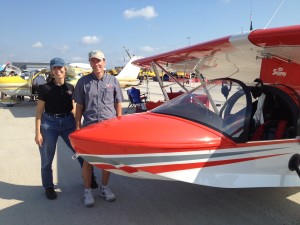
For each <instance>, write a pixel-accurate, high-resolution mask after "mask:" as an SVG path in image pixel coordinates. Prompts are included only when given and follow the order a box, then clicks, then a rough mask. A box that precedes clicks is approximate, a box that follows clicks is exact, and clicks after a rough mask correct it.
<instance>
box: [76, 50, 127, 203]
mask: <svg viewBox="0 0 300 225" xmlns="http://www.w3.org/2000/svg"><path fill="white" fill-rule="evenodd" d="M89 62H90V65H91V67H92V69H93V72H92V73H90V74H88V75H86V76H83V77H82V78H80V79H79V80H78V82H77V84H76V87H75V91H74V94H73V99H74V100H75V102H76V113H75V120H76V129H77V130H79V129H81V118H82V116H83V127H86V126H89V125H91V124H94V123H98V122H100V121H103V120H106V119H110V118H113V117H116V116H117V117H119V116H121V115H122V105H121V102H122V101H123V94H122V90H121V88H120V84H119V82H118V80H117V79H116V78H115V77H114V76H111V75H109V74H106V73H105V66H106V61H105V57H104V54H103V53H102V52H101V51H99V50H96V51H91V52H89ZM92 170H93V167H92V165H90V164H89V163H88V162H86V161H84V163H83V166H82V176H83V182H84V188H85V189H84V205H85V206H87V207H88V206H93V205H94V204H95V200H94V197H93V194H92V192H91V187H90V184H91V177H92V176H91V174H92ZM109 175H110V173H109V172H108V171H105V170H102V185H101V186H100V196H101V197H103V198H105V199H106V200H107V201H114V200H115V199H116V197H115V195H114V194H113V192H112V191H111V190H110V189H109V187H108V186H107V185H108V180H109Z"/></svg>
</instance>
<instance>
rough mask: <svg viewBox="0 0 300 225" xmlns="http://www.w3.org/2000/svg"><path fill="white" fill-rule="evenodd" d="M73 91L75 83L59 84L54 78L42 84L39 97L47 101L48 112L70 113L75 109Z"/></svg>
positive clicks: (46, 109) (46, 110)
mask: <svg viewBox="0 0 300 225" xmlns="http://www.w3.org/2000/svg"><path fill="white" fill-rule="evenodd" d="M73 91H74V87H73V85H71V84H69V83H66V82H65V83H64V84H63V85H61V86H58V85H56V84H55V83H54V80H52V81H50V82H49V83H46V84H43V85H41V86H40V88H39V93H38V99H39V100H42V101H44V102H45V103H46V104H45V112H47V113H52V114H59V113H70V112H71V111H72V109H73V104H72V94H73Z"/></svg>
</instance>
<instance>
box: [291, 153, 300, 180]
mask: <svg viewBox="0 0 300 225" xmlns="http://www.w3.org/2000/svg"><path fill="white" fill-rule="evenodd" d="M299 166H300V155H299V154H295V155H293V156H292V157H291V158H290V161H289V169H290V170H291V171H296V173H297V174H298V176H299V178H300V169H299Z"/></svg>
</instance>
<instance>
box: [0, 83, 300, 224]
mask: <svg viewBox="0 0 300 225" xmlns="http://www.w3.org/2000/svg"><path fill="white" fill-rule="evenodd" d="M140 88H141V90H145V89H143V87H140ZM124 93H125V92H124ZM151 93H152V95H150V96H152V97H153V96H155V95H156V94H155V92H153V91H152V92H151ZM151 93H150V94H151ZM124 96H125V97H127V96H126V94H125V95H124ZM123 105H124V109H126V107H127V105H128V102H124V104H123ZM35 108H36V103H34V102H28V100H26V101H25V102H24V103H22V104H19V105H16V106H15V107H6V106H3V105H0V123H1V125H0V133H1V136H0V159H1V163H0V224H1V225H42V224H43V225H48V224H49V225H53V224H55V225H91V224H101V225H106V224H107V225H194V224H195V225H202V224H205V225H206V224H209V225H223V224H224V225H241V224H243V225H253V224H255V225H260V224H261V225H269V224H272V225H283V224H285V225H290V224H294V225H299V224H300V188H251V189H220V188H212V187H205V186H198V185H192V184H187V183H183V182H175V181H174V182H172V181H156V180H143V179H133V178H127V177H122V176H119V175H111V180H110V185H111V188H112V189H113V191H114V192H115V194H116V195H117V200H116V201H115V202H106V201H104V200H103V199H102V198H100V197H98V196H96V205H95V206H94V207H91V208H86V207H84V205H83V198H82V196H83V184H82V178H81V171H80V166H79V163H78V162H77V161H74V160H72V159H71V156H72V153H71V151H70V150H69V149H68V148H67V147H66V145H65V144H64V142H63V141H62V140H61V139H59V142H58V146H57V149H58V151H57V154H56V158H55V161H54V163H53V166H54V178H55V179H54V180H55V183H56V184H57V188H58V189H59V193H58V198H57V199H56V200H47V199H46V197H45V195H44V190H43V188H42V187H41V178H40V157H39V151H38V147H37V146H36V144H35V142H34V129H35V128H34V116H35ZM100 173H101V172H100V170H98V169H97V170H96V176H97V177H98V178H100V177H101V174H100Z"/></svg>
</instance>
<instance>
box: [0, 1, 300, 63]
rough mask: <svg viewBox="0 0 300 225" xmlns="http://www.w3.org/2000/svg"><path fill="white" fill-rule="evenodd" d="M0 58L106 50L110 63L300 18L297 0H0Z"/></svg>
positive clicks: (80, 58) (80, 57)
mask: <svg viewBox="0 0 300 225" xmlns="http://www.w3.org/2000/svg"><path fill="white" fill-rule="evenodd" d="M0 4H1V14H0V21H1V33H0V64H4V63H6V62H49V61H50V59H51V58H53V57H61V58H63V59H65V61H66V62H70V63H71V62H84V63H87V62H88V61H87V54H88V52H89V51H90V50H95V49H100V50H102V51H103V52H104V53H105V56H106V60H107V68H113V67H114V66H122V65H124V64H126V61H127V60H128V57H127V54H126V52H125V50H124V47H125V48H126V49H128V50H129V53H130V54H133V55H140V56H150V55H154V54H158V53H161V52H165V51H169V50H174V49H176V48H181V47H185V46H188V45H189V44H191V45H192V44H196V43H200V42H204V41H208V40H212V39H216V38H220V37H224V36H227V35H231V34H237V33H241V32H246V31H248V30H249V26H250V15H252V16H251V17H252V21H253V28H254V29H260V28H265V27H266V26H267V27H268V28H271V27H280V26H288V25H296V24H300V13H299V9H300V1H299V0H184V1H178V0H153V1H146V0H109V1H101V0H85V1H84V0H51V1H50V0H27V1H22V0H0Z"/></svg>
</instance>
